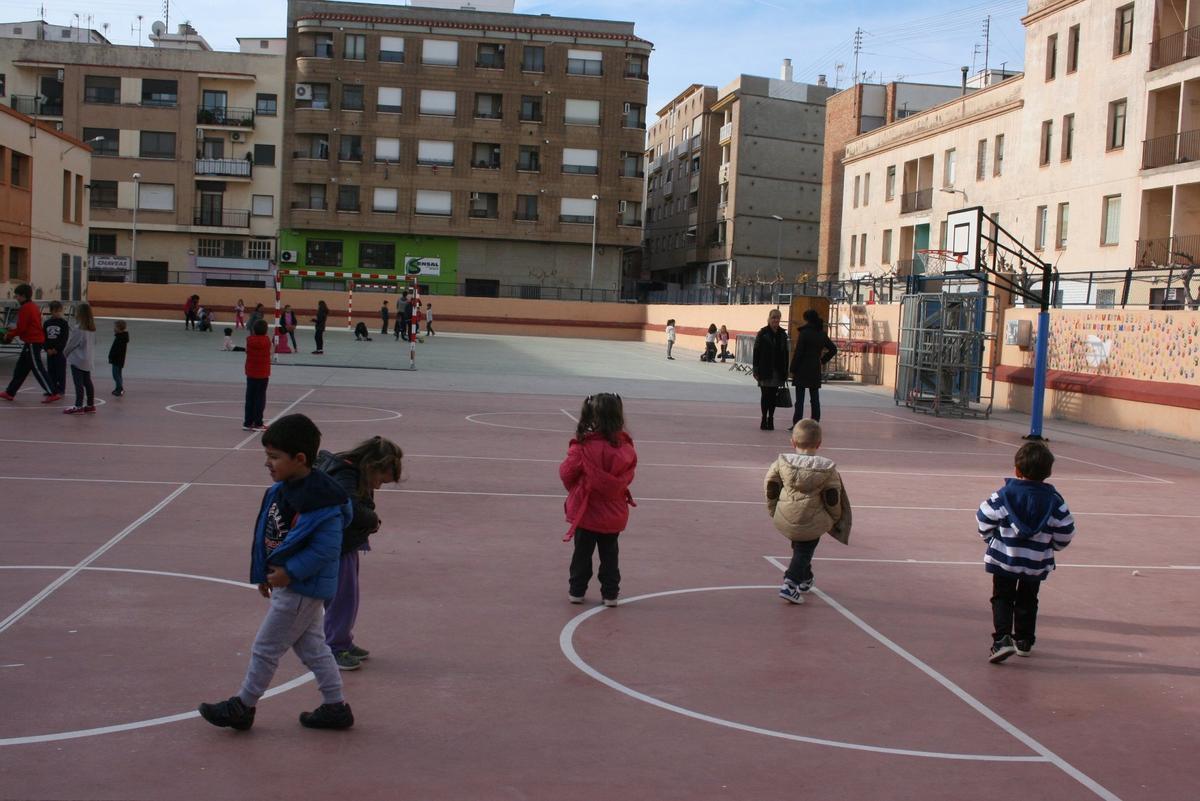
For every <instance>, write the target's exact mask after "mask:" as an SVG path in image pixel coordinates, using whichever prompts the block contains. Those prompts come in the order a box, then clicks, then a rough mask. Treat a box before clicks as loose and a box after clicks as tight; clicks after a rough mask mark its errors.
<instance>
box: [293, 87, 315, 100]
mask: <svg viewBox="0 0 1200 801" xmlns="http://www.w3.org/2000/svg"><path fill="white" fill-rule="evenodd" d="M295 97H296V99H297V100H312V84H307V83H298V84H296V95H295Z"/></svg>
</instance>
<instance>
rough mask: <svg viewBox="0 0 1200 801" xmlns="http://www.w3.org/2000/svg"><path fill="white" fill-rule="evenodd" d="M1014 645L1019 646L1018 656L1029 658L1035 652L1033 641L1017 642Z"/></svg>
mask: <svg viewBox="0 0 1200 801" xmlns="http://www.w3.org/2000/svg"><path fill="white" fill-rule="evenodd" d="M1014 644H1015V645H1016V646H1017V656H1029V654H1030V653H1031V652H1032V651H1033V640H1017V641H1016V642H1015V643H1014Z"/></svg>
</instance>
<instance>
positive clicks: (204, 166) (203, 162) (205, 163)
mask: <svg viewBox="0 0 1200 801" xmlns="http://www.w3.org/2000/svg"><path fill="white" fill-rule="evenodd" d="M253 170H254V164H253V162H251V161H250V160H249V159H196V167H195V172H196V175H223V176H228V177H231V178H249V177H251V174H252V173H253Z"/></svg>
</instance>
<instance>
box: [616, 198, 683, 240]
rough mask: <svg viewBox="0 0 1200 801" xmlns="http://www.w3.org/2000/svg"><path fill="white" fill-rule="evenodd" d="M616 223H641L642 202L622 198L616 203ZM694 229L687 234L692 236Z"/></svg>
mask: <svg viewBox="0 0 1200 801" xmlns="http://www.w3.org/2000/svg"><path fill="white" fill-rule="evenodd" d="M617 209H618V211H617V225H633V226H637V225H641V224H642V204H641V203H640V202H639V201H636V200H622V201H621V202H620V203H619V204H618V205H617ZM695 235H696V232H695V230H694V229H693V230H689V231H688V236H691V237H694V236H695Z"/></svg>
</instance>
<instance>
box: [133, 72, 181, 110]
mask: <svg viewBox="0 0 1200 801" xmlns="http://www.w3.org/2000/svg"><path fill="white" fill-rule="evenodd" d="M178 102H179V82H178V81H163V80H156V79H153V78H143V79H142V105H143V106H174V105H175V104H176V103H178Z"/></svg>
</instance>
